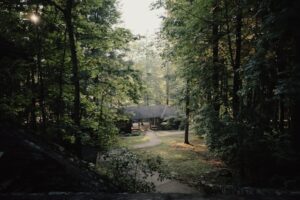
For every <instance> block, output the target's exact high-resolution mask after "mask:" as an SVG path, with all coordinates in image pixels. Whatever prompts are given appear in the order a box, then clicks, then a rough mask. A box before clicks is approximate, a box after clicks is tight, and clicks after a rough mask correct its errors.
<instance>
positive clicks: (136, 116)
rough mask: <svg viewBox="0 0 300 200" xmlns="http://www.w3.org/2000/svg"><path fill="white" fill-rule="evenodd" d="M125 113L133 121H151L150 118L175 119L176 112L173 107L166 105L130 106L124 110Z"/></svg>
mask: <svg viewBox="0 0 300 200" xmlns="http://www.w3.org/2000/svg"><path fill="white" fill-rule="evenodd" d="M124 111H125V113H127V114H131V115H132V118H131V119H133V120H141V119H151V118H161V119H165V118H170V117H177V116H178V112H177V111H176V109H175V108H174V107H171V106H167V105H154V106H132V107H126V108H124Z"/></svg>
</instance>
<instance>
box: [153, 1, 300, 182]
mask: <svg viewBox="0 0 300 200" xmlns="http://www.w3.org/2000/svg"><path fill="white" fill-rule="evenodd" d="M156 6H163V7H164V8H165V9H166V10H167V15H166V16H165V17H164V25H163V29H162V32H161V34H162V39H163V40H165V41H166V42H168V43H169V45H168V48H167V49H166V50H165V59H167V60H170V61H172V62H173V63H175V64H176V65H177V66H178V72H179V76H181V77H182V78H183V79H185V80H186V81H188V82H189V83H190V88H189V89H190V101H191V102H190V109H191V111H192V121H193V122H194V127H195V130H196V132H197V133H199V134H200V135H206V138H207V144H208V146H209V148H210V150H211V151H212V152H214V153H216V154H217V155H219V156H220V157H221V158H222V159H223V160H224V161H225V162H226V163H227V164H228V166H230V167H231V168H232V170H233V171H234V173H235V175H236V178H237V180H238V183H240V184H253V185H266V184H268V185H271V186H274V185H272V177H274V176H279V177H282V178H283V179H286V180H287V181H288V180H289V179H294V177H293V176H299V175H300V174H299V172H298V170H297V167H298V168H299V166H300V160H299V152H300V151H299V145H300V137H299V134H298V133H299V123H298V121H299V114H300V113H299V106H298V105H299V94H300V93H299V83H300V82H299V80H300V79H299V69H300V68H299V59H298V56H297V55H298V54H299V41H300V40H299V30H296V29H295V26H296V24H298V21H299V15H298V14H297V9H299V2H297V1H288V2H287V1H285V2H283V1H279V0H278V1H277V0H276V1H271V0H265V1H241V0H235V1H228V0H193V1H184V0H176V1H173V0H164V1H158V2H157V4H156ZM170 47H171V48H170ZM284 183H285V181H282V184H281V185H280V187H285V185H284ZM276 186H277V187H278V186H279V185H276Z"/></svg>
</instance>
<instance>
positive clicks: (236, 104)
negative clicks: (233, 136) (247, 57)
mask: <svg viewBox="0 0 300 200" xmlns="http://www.w3.org/2000/svg"><path fill="white" fill-rule="evenodd" d="M236 2H237V5H236V9H237V11H236V12H237V14H236V30H235V35H236V42H235V43H236V52H235V64H234V65H233V99H232V111H233V117H234V118H237V117H238V114H239V110H240V100H239V96H238V91H239V89H240V87H241V80H240V72H239V70H240V65H241V50H242V8H241V0H237V1H236Z"/></svg>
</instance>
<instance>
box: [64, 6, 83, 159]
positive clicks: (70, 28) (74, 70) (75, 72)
mask: <svg viewBox="0 0 300 200" xmlns="http://www.w3.org/2000/svg"><path fill="white" fill-rule="evenodd" d="M73 4H74V0H68V1H67V3H66V9H65V12H64V16H65V21H66V26H67V31H68V36H69V45H70V52H71V62H72V73H73V77H72V82H73V85H74V108H73V109H74V110H73V116H72V117H73V121H74V123H75V124H76V125H77V126H80V85H79V77H78V71H79V67H78V58H77V49H76V42H75V34H74V24H73V20H72V9H73ZM75 143H76V153H77V155H78V156H79V157H81V147H82V144H81V136H80V135H79V132H77V133H76V142H75Z"/></svg>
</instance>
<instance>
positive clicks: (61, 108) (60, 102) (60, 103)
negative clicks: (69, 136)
mask: <svg viewBox="0 0 300 200" xmlns="http://www.w3.org/2000/svg"><path fill="white" fill-rule="evenodd" d="M66 45H67V31H66V30H65V33H64V47H63V48H64V49H63V55H62V60H61V66H60V70H59V81H58V86H59V89H58V90H59V92H58V110H57V121H58V122H60V120H61V117H62V115H63V114H64V106H63V102H64V101H63V93H64V88H63V84H64V80H63V75H64V67H65V58H66Z"/></svg>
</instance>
